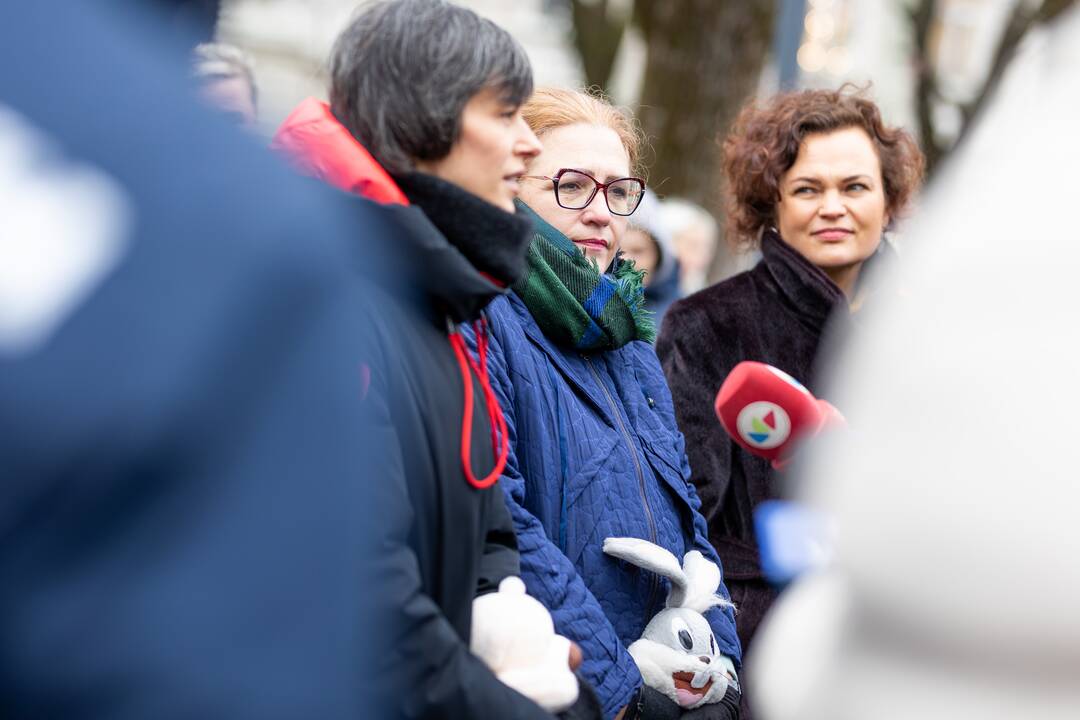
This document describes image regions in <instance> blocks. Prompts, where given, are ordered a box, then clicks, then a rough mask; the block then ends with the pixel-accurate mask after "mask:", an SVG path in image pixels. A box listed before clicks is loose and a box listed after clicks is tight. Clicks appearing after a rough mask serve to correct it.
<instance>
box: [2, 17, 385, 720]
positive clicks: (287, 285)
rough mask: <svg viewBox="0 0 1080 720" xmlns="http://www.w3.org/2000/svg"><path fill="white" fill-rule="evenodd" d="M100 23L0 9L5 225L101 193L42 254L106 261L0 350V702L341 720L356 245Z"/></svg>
mask: <svg viewBox="0 0 1080 720" xmlns="http://www.w3.org/2000/svg"><path fill="white" fill-rule="evenodd" d="M117 7H118V6H114V5H111V4H108V3H91V2H58V1H55V0H42V1H41V2H35V3H2V4H0V147H2V146H3V145H2V144H3V143H4V142H9V143H11V144H10V146H9V147H15V148H19V149H20V150H21V151H23V153H24V154H25V156H26V157H23V158H22V159H21V160H20V161H19V162H16V163H14V164H11V163H9V164H8V165H7V166H6V167H4V168H2V169H0V178H2V179H3V180H12V178H14V179H15V180H17V182H14V181H13V182H12V184H10V185H7V186H5V187H6V189H5V191H4V196H3V197H0V205H3V206H4V207H3V214H4V217H5V218H8V219H9V220H10V218H12V217H21V218H23V219H26V218H29V226H25V225H24V226H22V228H21V229H22V232H23V233H24V235H23V236H21V237H20V240H21V242H22V243H26V244H31V243H35V242H42V240H43V237H44V235H43V234H42V235H40V236H39V233H38V232H37V231H38V230H40V229H41V228H42V227H45V226H47V225H49V222H50V221H51V220H52V219H53V218H51V217H49V216H47V215H46V214H43V213H41V212H36V211H35V209H34V207H33V203H34V202H36V201H37V200H40V199H41V198H46V197H51V196H52V195H56V196H59V197H64V198H67V197H70V198H73V199H78V198H82V199H89V200H94V198H96V197H98V195H95V194H94V192H93V191H91V190H86V187H85V183H86V182H90V185H92V186H93V187H97V188H99V189H100V188H105V187H108V188H110V191H109V192H106V193H105V195H109V196H110V197H113V199H115V200H116V201H117V202H116V203H113V204H109V203H104V204H101V203H98V204H97V205H95V204H94V203H93V202H89V204H82V203H78V204H77V203H74V202H72V203H71V204H69V205H68V206H67V207H62V211H61V212H59V213H56V215H57V216H58V218H57V219H58V220H60V221H62V222H66V223H68V227H67V228H66V229H67V230H68V231H70V232H67V233H61V234H59V235H57V236H56V237H54V238H53V239H54V240H58V241H59V242H60V243H61V244H63V243H66V247H67V252H61V253H59V254H58V255H57V261H59V260H60V259H61V258H69V257H78V256H80V254H81V253H83V252H84V250H85V248H84V247H81V246H85V245H86V244H87V243H89V242H91V240H92V239H93V238H92V235H93V233H92V230H93V228H92V227H91V225H93V224H92V223H90V222H89V221H87V220H86V218H89V217H91V216H95V217H96V216H98V215H100V216H101V217H106V216H109V217H112V216H115V218H114V219H115V220H116V223H115V227H113V228H112V230H111V231H110V232H111V233H112V239H113V240H116V241H117V248H118V251H119V254H118V255H116V257H115V258H114V259H113V261H112V262H108V263H105V264H104V265H103V266H102V268H101V272H100V277H97V278H95V279H94V282H92V283H90V284H89V285H88V286H87V288H86V292H84V293H83V294H81V295H79V296H78V297H74V296H73V299H72V303H71V306H70V307H68V308H67V309H65V310H64V312H63V313H62V314H61V316H60V317H59V318H58V320H57V324H55V325H54V326H51V327H47V328H45V327H44V325H42V323H40V322H39V323H38V328H39V329H41V328H44V329H41V332H40V333H38V335H39V336H38V337H36V339H33V341H32V342H30V341H26V337H27V336H26V334H25V333H24V334H23V340H19V338H18V337H17V336H16V333H14V332H13V331H12V328H14V327H16V325H17V322H15V321H13V320H12V317H13V316H12V315H11V314H10V313H9V314H7V315H5V316H4V317H5V319H6V321H7V325H6V326H4V327H5V328H6V330H7V331H8V332H6V334H5V333H4V332H3V331H0V475H2V478H0V707H3V714H4V715H5V716H6V717H35V718H49V717H57V718H76V717H77V718H104V717H108V718H151V717H152V718H193V717H200V718H216V717H221V718H296V717H319V718H345V717H357V716H358V712H359V705H360V698H359V697H358V694H357V691H356V677H357V676H358V675H360V674H362V673H363V672H365V666H364V665H363V664H362V660H363V658H362V657H361V656H360V651H361V649H362V647H363V646H362V645H361V643H359V642H358V641H357V639H358V638H362V637H365V636H366V635H367V634H368V633H369V632H370V631H371V628H368V627H365V626H363V625H361V618H364V617H365V612H364V606H363V601H364V597H365V595H364V593H362V592H361V590H364V591H367V590H368V588H361V587H360V586H359V580H358V564H359V562H360V560H361V559H362V558H363V555H362V552H365V551H368V552H369V544H368V543H366V542H365V541H364V538H365V536H364V534H363V532H362V531H363V530H364V526H363V522H364V516H363V513H362V512H361V511H363V509H364V508H365V506H366V504H365V496H364V490H363V489H364V483H363V482H358V479H363V478H364V477H365V475H364V473H365V472H369V470H368V467H369V464H368V461H369V459H370V458H369V457H368V455H367V453H366V452H365V448H364V447H363V443H362V440H363V438H364V437H365V429H366V427H367V426H366V424H365V421H364V418H363V416H362V415H361V413H360V409H361V407H362V404H361V403H360V402H359V398H360V397H361V396H362V393H363V390H364V388H363V383H362V380H363V378H362V375H361V373H360V372H359V370H358V368H359V360H360V358H361V357H362V356H363V355H364V353H363V348H362V347H360V346H358V345H357V342H356V340H355V339H354V338H355V334H354V333H343V332H342V331H341V330H342V328H344V327H347V326H348V325H347V323H348V321H349V313H350V311H351V310H350V309H351V308H352V307H354V305H353V302H352V300H351V299H350V297H349V296H350V293H351V292H352V291H353V290H352V287H353V285H354V284H355V283H354V282H353V281H352V279H351V278H350V277H349V276H348V273H347V270H346V268H345V261H344V258H345V255H344V252H343V250H342V246H343V244H344V242H345V241H346V239H347V235H351V236H356V235H357V234H358V233H359V234H362V233H364V232H370V233H378V232H380V230H379V229H378V226H377V224H376V222H375V220H374V219H373V218H372V216H371V215H370V214H368V213H367V212H366V211H365V210H364V209H363V207H360V206H359V204H357V203H350V204H349V207H348V208H347V207H346V206H345V205H343V204H342V203H344V202H345V201H344V199H340V200H338V199H334V198H331V197H330V196H329V195H324V194H323V193H322V191H321V190H318V191H316V189H315V188H314V187H308V186H307V183H306V182H305V181H303V180H300V179H297V178H294V177H292V175H291V173H289V172H288V171H287V170H286V169H285V168H284V167H279V166H278V165H279V164H278V161H277V160H276V159H274V158H272V157H270V156H269V154H267V153H265V152H264V151H263V150H262V149H261V148H259V147H258V146H257V141H256V140H255V139H253V138H245V137H242V136H241V135H240V134H239V133H238V132H237V131H234V130H232V129H231V128H230V127H228V126H227V124H226V122H225V121H224V120H223V119H220V118H216V117H214V116H212V115H211V114H210V113H207V112H203V111H201V110H200V109H198V108H196V107H195V106H194V104H193V103H192V102H191V100H190V97H189V95H188V89H187V87H186V80H185V75H186V67H185V65H184V61H185V58H184V57H183V56H180V55H174V56H166V55H165V54H164V53H163V52H161V51H160V50H159V48H158V47H157V44H156V42H155V38H156V35H155V33H156V32H157V28H156V27H155V26H153V25H151V24H143V23H142V22H141V21H139V20H138V19H137V18H135V17H133V16H132V15H131V14H123V15H121V14H118V11H117ZM7 157H9V158H10V157H11V156H10V155H8V156H7ZM88 179H89V180H88ZM80 183H83V185H80ZM94 183H96V185H95V184H94ZM0 184H2V183H0ZM79 188H82V189H81V190H80V189H79ZM84 191H85V192H84ZM110 193H111V194H110ZM102 197H103V196H102ZM95 208H96V209H95ZM20 212H22V213H23V214H22V215H20V214H19V213H20ZM95 213H98V215H95ZM110 213H111V215H110ZM343 214H347V215H348V218H347V220H346V219H345V218H343ZM333 219H336V220H333ZM80 222H82V224H81V225H80ZM4 223H5V221H3V220H0V235H2V234H3V233H4V232H7V231H8V230H10V228H11V226H10V225H5V224H4ZM106 225H107V223H106ZM95 227H96V226H95ZM10 239H11V238H10V237H3V238H2V240H0V263H3V262H6V261H10V260H11V258H12V257H15V258H16V259H18V258H19V257H20V253H19V252H18V251H17V250H16V246H15V245H14V244H11V243H9V240H10ZM61 246H63V245H61ZM26 247H27V248H30V246H29V245H27V246H26ZM30 249H31V250H33V248H30ZM9 268H10V266H9ZM4 278H6V279H7V280H10V279H11V275H10V274H9V275H2V276H0V283H2V282H3V281H4ZM57 287H60V286H59V285H57ZM11 289H12V288H11V287H0V293H2V292H7V291H11ZM15 296H17V291H16V295H11V294H8V295H4V297H5V298H7V299H9V300H10V299H11V297H15ZM12 308H15V306H14V305H9V307H8V308H7V309H8V310H12ZM14 312H18V308H15V309H14ZM16 320H17V318H16ZM24 320H25V318H24ZM23 324H24V325H25V326H26V327H31V328H32V327H33V326H32V324H30V323H29V321H26V322H24V323H23ZM363 715H364V716H366V717H371V716H372V715H373V713H372V712H371V709H370V708H366V709H365V711H364V713H363Z"/></svg>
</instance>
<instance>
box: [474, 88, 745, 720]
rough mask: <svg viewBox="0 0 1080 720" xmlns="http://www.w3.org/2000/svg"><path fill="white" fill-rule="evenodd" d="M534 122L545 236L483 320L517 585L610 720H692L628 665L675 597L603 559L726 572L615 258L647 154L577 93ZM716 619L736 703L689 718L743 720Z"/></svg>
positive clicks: (521, 207) (723, 611)
mask: <svg viewBox="0 0 1080 720" xmlns="http://www.w3.org/2000/svg"><path fill="white" fill-rule="evenodd" d="M522 115H523V117H524V118H525V122H526V123H527V124H528V125H529V127H530V128H531V129H532V131H533V133H535V134H536V136H537V137H538V138H539V140H540V142H541V144H542V145H543V149H542V151H541V152H540V153H539V154H538V155H536V156H534V157H532V158H529V159H528V160H526V165H527V166H526V172H525V175H524V176H523V177H522V179H521V191H520V194H519V196H518V201H517V203H518V211H519V214H524V215H526V216H528V217H531V218H532V220H533V222H534V226H535V232H534V235H533V238H532V241H531V243H530V246H529V251H528V261H527V269H526V272H525V275H524V277H523V278H522V279H521V280H519V281H518V282H517V283H515V284H514V285H513V287H512V291H511V292H510V293H508V294H507V295H505V296H503V297H500V298H497V299H496V300H495V301H493V302H492V303H491V305H489V306H488V308H487V311H486V312H487V322H488V338H487V341H486V342H485V343H484V345H485V347H484V348H483V350H484V351H485V353H486V358H487V367H488V370H489V373H490V378H489V379H490V381H491V385H492V387H493V388H494V390H495V394H496V395H497V397H498V401H499V404H500V405H501V407H502V410H503V413H504V415H505V417H506V422H507V427H508V431H509V436H510V455H509V458H508V460H507V464H506V469H505V471H504V473H503V475H502V477H501V478H500V484H501V485H502V487H503V490H504V492H505V493H506V497H507V503H508V506H509V508H510V511H511V515H512V516H513V518H514V525H515V530H516V532H517V535H518V545H519V549H520V552H521V573H522V579H523V580H524V581H525V584H526V586H527V588H528V591H529V594H530V595H532V596H534V597H536V598H537V599H539V600H540V601H541V602H542V603H544V604H545V605H546V606H547V607H548V609H549V610H550V611H551V614H552V618H553V619H554V621H555V629H556V632H558V633H560V634H562V635H565V636H566V637H569V638H570V639H571V640H573V641H574V642H576V643H577V644H578V645H580V646H581V649H582V653H583V656H584V663H583V665H582V666H581V672H582V673H583V674H584V675H585V677H586V679H587V680H588V681H589V683H590V684H591V685H592V686H593V687H594V688H595V689H596V691H597V695H598V696H599V698H600V701H601V703H602V705H603V707H604V715H605V717H607V718H612V717H623V718H633V717H651V718H662V717H676V718H678V717H682V716H683V710H682V708H681V707H679V706H678V705H676V704H675V702H673V701H672V700H669V699H668V698H667V697H665V696H663V695H661V694H660V693H658V692H656V691H653V690H651V689H648V688H645V687H643V682H642V677H641V674H640V672H639V670H638V668H637V666H636V665H635V662H634V659H633V658H632V657H631V656H630V655H629V653H628V652H627V650H626V648H627V646H628V645H630V644H631V643H632V642H634V641H635V640H637V639H638V638H639V637H641V634H642V631H643V630H644V629H645V625H646V624H647V623H648V622H649V620H650V619H651V618H652V617H653V616H654V615H655V614H656V613H657V612H658V611H659V610H661V609H662V608H663V607H664V600H665V596H666V594H667V588H666V586H665V583H664V581H663V580H662V579H661V578H660V577H659V576H657V575H656V574H655V573H652V572H648V571H645V570H640V569H638V568H635V567H633V566H631V565H629V564H627V563H623V562H620V561H618V560H616V559H614V558H612V557H609V556H607V555H605V554H604V553H603V543H604V539H605V538H608V537H636V538H642V539H645V540H649V541H651V542H653V543H656V544H657V545H660V546H662V547H664V548H666V549H667V550H669V551H670V552H671V553H672V554H674V555H675V556H676V557H677V558H680V559H681V558H682V557H683V556H684V555H685V554H686V553H687V552H689V551H690V550H699V551H701V552H702V553H703V554H704V556H705V557H706V558H708V559H710V560H712V561H713V562H715V563H717V565H719V563H720V561H719V558H718V557H717V555H716V552H715V551H714V550H713V549H712V547H711V546H710V545H709V543H708V539H707V538H708V536H707V532H706V529H705V521H704V520H703V518H702V516H701V514H700V513H699V512H698V508H699V507H700V503H699V501H698V498H697V495H696V494H695V491H694V488H693V485H692V484H691V483H690V481H689V480H690V473H689V467H688V465H687V461H686V455H685V453H684V450H683V438H682V435H681V434H680V433H679V430H678V428H677V427H676V424H675V415H674V409H673V407H672V402H671V394H670V393H669V392H668V388H667V385H666V383H665V381H664V376H663V373H662V371H661V369H660V363H659V361H658V360H657V358H656V355H655V353H654V352H653V348H652V345H651V344H650V342H651V341H652V339H653V337H654V334H655V330H654V327H653V323H652V320H651V317H650V315H649V314H648V313H646V312H645V311H644V305H643V302H644V301H643V287H642V275H643V273H641V272H640V271H638V270H636V269H635V268H634V266H633V264H632V263H631V262H629V261H624V260H622V258H621V257H620V256H619V253H618V250H619V243H620V241H621V240H622V238H623V236H624V234H625V233H626V230H627V223H628V217H629V216H630V215H631V214H632V213H633V212H634V211H635V210H636V209H637V206H638V203H639V202H640V201H641V198H642V195H643V193H644V190H645V182H644V181H643V180H642V179H640V178H638V177H635V173H634V167H635V164H636V161H637V151H638V144H639V137H638V134H637V131H636V129H635V126H634V124H633V121H632V120H631V119H630V118H629V117H628V116H626V115H625V114H624V113H622V112H621V111H620V110H618V109H617V108H615V107H613V106H611V105H610V104H608V103H607V102H606V101H604V100H603V99H601V98H598V97H595V96H593V95H589V94H585V93H580V92H574V91H569V90H561V89H541V90H538V91H537V92H536V93H534V94H533V96H532V97H531V98H530V99H529V100H528V101H527V102H526V104H525V105H524V106H523V107H522ZM479 349H480V348H478V350H479ZM720 593H721V594H722V595H723V596H725V597H726V594H727V591H726V590H725V589H724V588H723V587H722V586H721V588H720ZM706 618H707V619H708V620H709V624H710V626H711V628H712V637H711V638H708V639H706V640H705V645H706V646H707V647H708V646H711V648H710V650H708V651H707V652H706V653H705V655H706V656H707V657H708V662H711V663H715V664H716V666H717V667H722V668H724V671H723V674H722V675H721V677H726V678H730V680H725V681H726V682H727V683H728V688H729V691H728V692H727V695H726V696H725V697H724V699H723V700H722V701H721V702H719V703H715V704H713V705H707V706H703V707H702V708H701V709H699V710H694V711H691V714H690V715H687V716H688V717H690V716H693V717H717V718H729V717H735V715H734V714H732V713H734V712H736V711H737V706H738V684H737V681H736V679H735V678H736V675H735V672H736V666H737V664H738V663H739V661H740V650H739V644H738V638H737V636H736V633H735V622H734V616H733V612H732V608H731V606H730V604H728V605H726V606H722V607H714V608H712V609H711V610H709V611H708V612H707V613H706ZM695 652H696V651H695ZM695 692H696V691H695ZM693 713H697V714H693Z"/></svg>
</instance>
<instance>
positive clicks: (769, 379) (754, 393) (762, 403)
mask: <svg viewBox="0 0 1080 720" xmlns="http://www.w3.org/2000/svg"><path fill="white" fill-rule="evenodd" d="M715 407H716V416H717V417H718V418H720V424H721V425H723V426H724V429H725V430H727V432H728V434H729V435H731V437H732V438H734V439H735V442H737V443H738V444H739V445H741V446H742V447H743V448H745V449H746V450H747V451H748V452H751V453H753V454H755V455H758V456H760V457H763V458H765V459H766V460H768V461H770V462H771V463H772V466H773V467H774V468H776V469H777V470H779V469H781V468H782V467H783V466H784V465H786V464H787V463H788V461H790V460H791V455H792V452H793V450H794V446H795V443H796V442H797V441H798V440H800V439H802V438H804V437H807V436H811V435H816V434H817V433H819V432H821V431H822V430H823V429H824V428H825V427H827V426H829V425H838V424H839V425H842V424H843V423H844V416H843V415H841V414H840V411H838V410H837V409H836V408H835V407H833V406H832V405H830V404H829V403H827V402H825V401H824V400H819V399H817V398H815V397H814V396H813V395H811V394H810V391H809V390H807V389H806V388H805V387H803V386H802V384H801V383H800V382H799V381H798V380H796V379H795V378H793V377H791V376H790V375H788V374H787V373H786V372H784V371H783V370H780V369H778V368H775V367H773V366H772V365H766V364H765V363H759V362H753V361H750V360H745V361H743V362H741V363H739V364H738V365H736V366H735V368H734V369H733V370H732V371H731V372H730V373H729V374H728V376H727V378H726V379H725V380H724V384H723V385H721V386H720V392H718V393H717V394H716V405H715Z"/></svg>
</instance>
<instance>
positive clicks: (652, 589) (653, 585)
mask: <svg viewBox="0 0 1080 720" xmlns="http://www.w3.org/2000/svg"><path fill="white" fill-rule="evenodd" d="M581 359H582V360H584V361H585V364H586V365H587V366H588V368H589V372H591V373H592V376H593V379H594V380H596V384H597V385H599V386H600V389H601V390H602V391H603V393H604V397H605V398H607V401H608V405H610V406H611V412H612V414H613V415H615V422H617V423H618V425H619V431H620V433H622V437H623V440H624V441H625V442H626V447H627V449H628V450H630V457H631V458H633V460H634V472H635V473H637V479H638V490H639V491H640V492H641V505H642V507H644V508H645V517H646V518H647V519H648V521H649V534H650V538H649V540H650V541H651V542H652V543H653V545H655V544H656V520H655V518H653V513H652V508H651V507H649V498H648V496H647V495H646V493H645V475H644V473H642V472H641V463H640V462H639V461H638V456H637V450H636V449H635V448H634V443H633V441H631V439H630V433H629V432H628V431H627V430H626V425H625V424H623V420H622V413H620V412H619V408H618V406H617V405H616V404H615V399H614V398H612V397H611V393H610V392H608V389H607V385H605V384H604V382H603V380H601V379H600V374H599V373H598V372H596V368H594V367H593V364H592V361H591V360H589V358H588V356H586V355H582V356H581ZM659 585H660V582H659V576H657V574H656V573H653V574H652V578H651V579H650V581H649V602H648V603H647V604H646V605H645V611H646V612H649V611H651V610H652V607H653V603H654V602H655V600H656V591H657V589H659ZM650 619H651V618H646V619H645V622H648V621H649V620H650Z"/></svg>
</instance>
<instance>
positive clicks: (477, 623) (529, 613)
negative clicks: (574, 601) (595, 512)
mask: <svg viewBox="0 0 1080 720" xmlns="http://www.w3.org/2000/svg"><path fill="white" fill-rule="evenodd" d="M469 648H470V649H471V650H472V652H473V654H474V655H476V656H477V657H479V658H480V659H481V660H483V661H484V663H485V664H486V665H487V666H488V667H489V668H491V670H492V672H494V673H495V676H496V677H498V678H499V680H502V681H503V683H505V684H506V685H509V686H510V687H512V688H513V689H514V690H517V691H518V692H519V693H521V694H522V695H524V696H525V697H527V698H529V699H530V700H532V701H533V702H535V703H536V704H537V705H539V706H540V707H542V708H544V709H545V710H547V711H548V712H552V713H557V712H562V711H563V710H565V709H567V708H568V707H570V706H571V705H573V704H574V702H575V701H577V698H578V682H577V677H576V676H575V675H574V673H573V672H571V671H570V667H569V664H568V663H569V660H570V641H569V640H568V639H566V638H565V637H563V636H562V635H556V634H555V625H554V623H553V622H552V621H551V614H550V613H549V612H548V611H547V608H545V607H544V606H543V605H541V604H540V601H538V600H537V599H536V598H533V597H529V596H528V595H527V594H526V593H525V583H523V582H522V581H521V578H516V577H512V576H511V577H508V578H505V579H504V580H503V581H502V582H501V583H499V591H498V592H493V593H488V594H487V595H481V596H480V597H478V598H476V599H475V600H473V617H472V631H471V636H470V638H469Z"/></svg>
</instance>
